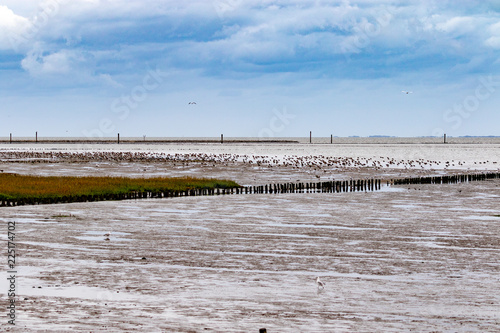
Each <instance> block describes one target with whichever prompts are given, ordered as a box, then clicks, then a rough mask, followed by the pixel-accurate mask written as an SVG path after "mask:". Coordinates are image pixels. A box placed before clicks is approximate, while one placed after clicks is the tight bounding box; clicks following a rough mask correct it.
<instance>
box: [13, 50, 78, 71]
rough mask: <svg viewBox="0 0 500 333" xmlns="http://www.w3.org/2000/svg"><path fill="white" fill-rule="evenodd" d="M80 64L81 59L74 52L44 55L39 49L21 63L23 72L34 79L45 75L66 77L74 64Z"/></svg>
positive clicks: (29, 54) (64, 51)
mask: <svg viewBox="0 0 500 333" xmlns="http://www.w3.org/2000/svg"><path fill="white" fill-rule="evenodd" d="M80 62H82V57H81V56H79V55H78V54H77V53H76V52H74V51H67V50H62V51H59V52H56V53H51V54H47V55H44V54H43V52H42V50H41V49H40V48H36V49H34V50H32V51H31V52H29V53H28V55H27V56H26V58H24V59H23V60H22V61H21V66H22V68H23V69H24V70H26V71H27V72H29V73H30V75H32V76H34V77H40V76H45V75H66V74H69V73H71V71H72V70H73V69H75V66H74V65H75V64H78V63H80Z"/></svg>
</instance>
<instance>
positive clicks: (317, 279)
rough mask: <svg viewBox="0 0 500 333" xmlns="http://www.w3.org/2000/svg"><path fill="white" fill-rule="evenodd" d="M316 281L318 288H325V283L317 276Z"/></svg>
mask: <svg viewBox="0 0 500 333" xmlns="http://www.w3.org/2000/svg"><path fill="white" fill-rule="evenodd" d="M316 283H317V284H318V289H325V283H324V282H323V281H321V280H320V279H319V276H317V277H316Z"/></svg>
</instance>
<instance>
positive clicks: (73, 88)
mask: <svg viewBox="0 0 500 333" xmlns="http://www.w3.org/2000/svg"><path fill="white" fill-rule="evenodd" d="M499 70H500V0H490V1H465V0H456V1H446V0H445V1H437V0H436V1H432V0H423V1H422V0H420V1H413V0H410V1H389V0H380V1H378V0H374V1H367V0H364V1H347V0H344V1H340V0H339V1H322V0H317V1H296V0H287V1H284V0H279V1H272V0H213V1H212V0H208V1H207V0H204V1H201V0H193V1H170V0H162V1H160V0H149V1H148V0H146V1H138V0H43V1H40V0H24V1H18V0H7V1H1V0H0V117H1V121H0V137H7V136H8V135H9V133H13V134H14V135H15V136H16V135H17V136H31V135H33V133H34V132H35V131H38V133H39V135H40V136H73V137H83V136H90V137H92V136H115V135H116V133H118V132H119V133H121V135H122V136H138V137H141V136H142V135H147V136H149V137H155V136H157V137H158V136H159V137H163V136H169V137H182V136H185V137H192V136H212V137H216V136H219V135H220V134H221V133H224V135H225V136H227V137H230V136H251V137H257V136H260V137H271V136H274V137H296V136H303V137H305V136H308V134H309V131H313V133H314V135H315V136H324V137H326V136H330V134H333V135H336V136H351V135H359V136H369V135H392V136H430V135H442V133H444V132H446V133H447V134H448V135H450V136H459V135H500V130H499V127H498V124H500V112H499V110H498V105H500V103H499V102H500V75H499ZM402 91H411V92H412V93H410V94H405V93H403V92H402ZM189 102H196V104H188V103H189Z"/></svg>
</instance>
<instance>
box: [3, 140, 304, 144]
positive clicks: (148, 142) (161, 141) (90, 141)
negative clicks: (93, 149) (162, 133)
mask: <svg viewBox="0 0 500 333" xmlns="http://www.w3.org/2000/svg"><path fill="white" fill-rule="evenodd" d="M0 143H8V144H10V143H13V144H31V143H40V144H46V143H50V144H116V143H124V144H162V143H263V144H265V143H300V142H299V141H296V140H279V139H274V140H266V139H263V140H244V139H224V141H221V140H220V139H219V140H217V139H214V140H210V139H205V140H198V139H171V140H154V139H152V140H140V139H137V140H130V139H123V140H122V139H120V141H119V142H118V140H117V139H95V140H94V139H89V140H70V139H61V140H53V139H52V140H43V139H38V140H33V139H32V140H12V141H10V140H9V139H7V140H0Z"/></svg>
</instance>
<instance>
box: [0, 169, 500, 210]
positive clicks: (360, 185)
mask: <svg viewBox="0 0 500 333" xmlns="http://www.w3.org/2000/svg"><path fill="white" fill-rule="evenodd" d="M492 179H500V172H489V173H488V172H487V173H474V174H458V175H447V176H430V177H409V178H400V179H391V180H385V181H382V179H375V178H374V179H356V180H355V179H350V180H338V181H327V182H306V183H303V182H301V183H281V184H274V183H271V184H266V185H261V186H240V187H233V188H210V189H201V188H200V189H190V190H186V191H154V192H150V191H142V192H141V191H133V192H130V193H124V194H109V195H80V196H61V197H57V198H36V199H35V198H25V199H16V200H0V207H13V206H22V205H38V204H55V203H72V202H94V201H107V200H131V199H152V198H173V197H184V196H207V195H212V196H213V195H231V194H278V193H343V192H361V191H363V192H368V191H378V190H380V189H381V188H382V183H383V182H384V183H386V184H385V186H398V185H417V184H457V183H468V182H475V181H485V180H492Z"/></svg>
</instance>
